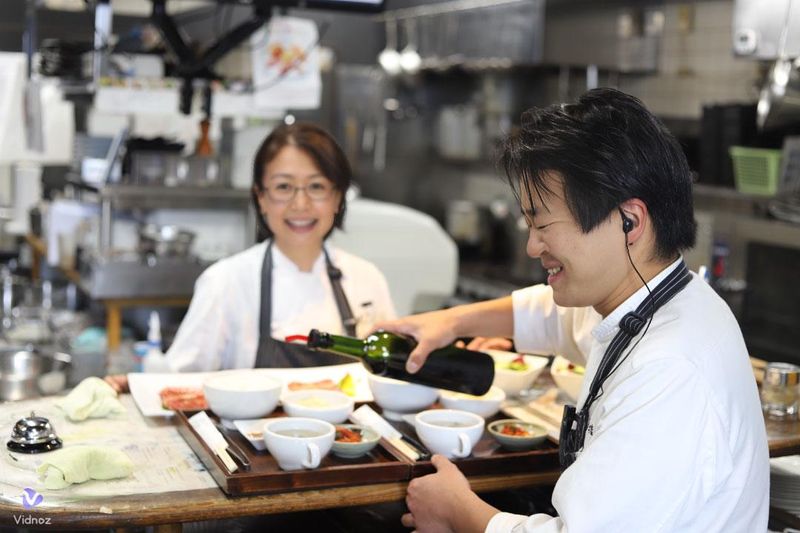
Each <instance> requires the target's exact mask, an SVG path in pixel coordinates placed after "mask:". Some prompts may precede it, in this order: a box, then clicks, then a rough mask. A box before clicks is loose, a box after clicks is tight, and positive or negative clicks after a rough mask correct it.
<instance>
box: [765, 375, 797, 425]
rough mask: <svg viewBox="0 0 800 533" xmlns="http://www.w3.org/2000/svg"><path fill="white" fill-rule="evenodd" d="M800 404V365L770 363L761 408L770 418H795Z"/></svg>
mask: <svg viewBox="0 0 800 533" xmlns="http://www.w3.org/2000/svg"><path fill="white" fill-rule="evenodd" d="M799 404H800V366H797V365H793V364H789V363H769V364H768V365H767V368H766V370H765V371H764V383H763V384H762V386H761V408H762V409H763V410H764V413H765V414H766V415H767V416H768V417H770V418H778V419H786V420H794V419H796V418H797V415H798V407H799Z"/></svg>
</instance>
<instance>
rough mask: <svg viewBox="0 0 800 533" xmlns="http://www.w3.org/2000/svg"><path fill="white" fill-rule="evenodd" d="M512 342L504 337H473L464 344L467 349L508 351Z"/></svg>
mask: <svg viewBox="0 0 800 533" xmlns="http://www.w3.org/2000/svg"><path fill="white" fill-rule="evenodd" d="M513 345H514V343H512V342H511V340H510V339H506V338H505V337H474V338H473V339H472V340H471V341H469V344H467V345H466V349H467V350H475V351H476V352H483V351H486V350H505V351H508V350H510V349H511V347H512V346H513Z"/></svg>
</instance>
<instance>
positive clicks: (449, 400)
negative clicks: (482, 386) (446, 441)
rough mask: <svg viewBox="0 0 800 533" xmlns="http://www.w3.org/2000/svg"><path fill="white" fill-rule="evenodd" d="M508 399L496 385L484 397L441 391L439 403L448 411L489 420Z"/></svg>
mask: <svg viewBox="0 0 800 533" xmlns="http://www.w3.org/2000/svg"><path fill="white" fill-rule="evenodd" d="M505 399H506V393H505V392H503V389H501V388H500V387H498V386H496V385H492V387H491V388H490V389H489V392H487V393H486V394H484V395H483V396H473V395H471V394H463V393H460V392H453V391H449V390H440V391H439V401H440V402H441V404H442V406H443V407H444V408H446V409H459V410H461V411H468V412H470V413H475V414H476V415H479V416H482V417H483V418H489V417H490V416H492V415H494V414H495V413H497V411H499V410H500V405H501V404H502V403H503V400H505Z"/></svg>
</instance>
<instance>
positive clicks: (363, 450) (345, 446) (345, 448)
mask: <svg viewBox="0 0 800 533" xmlns="http://www.w3.org/2000/svg"><path fill="white" fill-rule="evenodd" d="M340 428H347V429H349V430H351V431H355V432H356V433H359V434H360V435H361V440H360V441H359V442H344V441H340V440H334V441H333V447H332V448H331V451H332V452H333V454H334V455H336V456H338V457H343V458H345V459H355V458H356V457H361V456H362V455H366V454H368V453H369V452H370V451H372V449H373V448H374V447H375V446H376V445H377V444H378V441H379V440H380V438H381V437H380V435H378V434H377V433H376V432H375V431H373V430H372V429H370V428H368V427H364V426H360V425H358V424H344V425H340V426H336V436H337V437H338V436H339V430H340Z"/></svg>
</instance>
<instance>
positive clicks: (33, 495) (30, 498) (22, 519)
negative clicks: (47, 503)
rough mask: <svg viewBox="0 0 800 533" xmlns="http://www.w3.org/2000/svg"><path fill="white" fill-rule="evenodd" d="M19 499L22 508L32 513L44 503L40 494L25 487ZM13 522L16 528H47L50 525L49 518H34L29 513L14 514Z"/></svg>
mask: <svg viewBox="0 0 800 533" xmlns="http://www.w3.org/2000/svg"><path fill="white" fill-rule="evenodd" d="M21 498H22V507H24V508H25V509H27V510H28V511H32V510H33V509H35V508H36V507H38V506H39V505H40V504H41V503H42V502H43V501H44V497H43V496H42V495H41V494H39V493H38V492H36V491H35V490H34V489H31V488H27V487H26V488H25V489H24V490H23V491H22V496H21ZM14 522H16V524H17V525H18V526H47V525H50V517H49V516H34V515H32V514H30V513H28V514H14Z"/></svg>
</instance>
